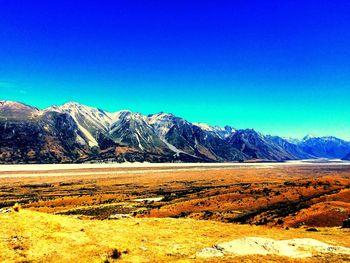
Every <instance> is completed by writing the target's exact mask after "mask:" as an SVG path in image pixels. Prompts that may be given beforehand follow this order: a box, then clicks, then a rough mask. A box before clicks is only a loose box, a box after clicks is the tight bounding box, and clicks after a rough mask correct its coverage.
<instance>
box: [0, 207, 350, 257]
mask: <svg viewBox="0 0 350 263" xmlns="http://www.w3.org/2000/svg"><path fill="white" fill-rule="evenodd" d="M0 225H1V228H0V261H1V262H114V261H118V262H119V261H121V262H173V261H177V262H189V261H194V262H202V261H206V259H203V258H199V257H197V256H196V253H197V252H198V251H200V250H201V249H203V248H206V247H211V246H212V245H214V244H218V243H222V242H227V241H231V240H234V239H238V238H243V237H249V236H252V235H253V236H256V237H265V238H273V239H276V240H284V239H292V238H313V239H316V240H319V241H322V242H326V243H328V244H330V245H337V246H346V247H350V232H349V230H345V229H340V228H321V229H320V232H306V231H305V229H303V228H299V229H290V230H284V229H280V228H270V227H266V226H249V225H237V224H227V223H220V222H214V221H204V220H193V219H169V218H168V219H157V218H129V219H121V220H103V221H100V220H79V219H76V218H72V217H69V216H62V215H61V216H60V215H51V214H46V213H40V212H35V211H30V210H20V211H19V212H10V213H6V214H0ZM116 251H118V252H120V255H119V253H117V252H116ZM117 256H118V257H119V258H118V259H117ZM113 257H114V258H115V259H113ZM349 260H350V257H349V255H333V254H314V255H313V257H310V258H306V259H292V258H287V257H280V256H274V255H269V256H261V255H260V256H255V255H250V256H238V257H224V258H215V260H214V259H213V258H211V259H210V260H207V261H208V262H209V261H210V262H213V261H215V262H262V261H264V262H345V261H349Z"/></svg>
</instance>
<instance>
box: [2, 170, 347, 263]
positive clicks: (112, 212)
mask: <svg viewBox="0 0 350 263" xmlns="http://www.w3.org/2000/svg"><path fill="white" fill-rule="evenodd" d="M15 203H20V204H21V206H22V209H21V210H20V212H19V213H8V214H4V215H1V214H0V223H1V224H2V226H3V228H2V230H3V231H2V232H0V237H1V238H3V239H2V240H3V241H1V242H0V247H2V248H1V250H2V251H8V252H6V253H10V254H11V253H12V254H11V255H10V254H5V255H4V253H5V252H1V253H0V260H1V261H8V262H13V261H17V262H19V261H34V262H37V261H51V262H55V261H56V260H57V259H58V258H60V257H63V256H62V255H61V254H62V253H69V249H68V247H67V248H65V247H64V248H62V251H61V253H60V252H59V251H58V252H57V251H56V250H57V249H56V250H55V251H56V252H52V251H51V250H50V249H49V250H50V251H49V252H47V253H46V254H45V251H43V250H40V249H39V251H36V250H38V248H37V247H36V248H35V249H36V250H35V249H34V247H35V244H33V242H39V241H38V240H42V242H43V244H42V246H44V247H45V246H53V247H54V246H56V245H57V242H73V243H74V242H78V239H79V238H78V237H76V239H77V240H70V238H72V236H74V235H78V236H79V237H80V235H89V242H93V240H94V235H95V238H96V240H99V241H98V242H102V243H103V242H106V244H104V243H103V245H101V244H98V245H97V244H95V245H92V244H90V243H89V242H88V243H89V244H90V246H91V247H89V249H88V247H86V248H85V249H87V250H84V251H85V252H84V253H86V255H82V254H81V253H83V252H76V253H78V254H77V255H78V256H77V255H65V256H64V257H66V258H64V259H62V261H64V262H70V261H74V262H86V260H87V258H91V262H101V255H104V253H107V254H108V253H110V250H111V249H112V248H110V246H115V247H118V249H122V250H123V249H124V250H125V251H126V252H125V251H124V252H125V253H124V254H125V255H123V256H122V258H123V259H124V260H125V261H129V262H135V261H140V262H143V261H147V260H145V259H148V260H149V262H154V261H163V262H167V261H171V260H174V261H188V260H194V261H198V260H199V261H202V260H200V259H198V258H196V257H195V256H194V255H195V251H196V250H198V249H201V248H205V247H206V246H209V247H210V246H212V245H215V244H216V243H217V242H219V241H221V242H222V241H228V240H232V239H234V238H239V237H240V236H241V237H244V236H248V235H250V236H266V237H272V238H275V239H283V238H284V237H285V238H287V237H288V238H295V237H312V238H316V239H317V240H321V241H326V242H330V243H331V244H334V245H342V246H347V247H350V235H349V231H348V230H346V229H340V228H339V226H341V224H342V221H343V220H345V219H346V218H347V217H348V215H349V214H350V166H346V165H344V166H342V165H322V166H317V165H300V164H298V165H288V166H279V165H266V166H263V167H254V166H250V165H247V166H237V167H207V168H203V167H200V166H198V167H196V166H194V167H191V168H186V167H176V168H174V167H172V168H169V167H161V168H157V169H154V168H84V169H68V170H50V171H45V170H43V171H16V172H0V208H1V207H10V206H13V205H14V204H15ZM38 212H39V213H38ZM40 212H44V213H40ZM47 213H49V214H57V215H48V214H47ZM160 218H161V219H160ZM106 219H109V220H106ZM116 219H120V220H116ZM101 220H103V221H101ZM130 220H131V221H130ZM218 221H219V222H218ZM45 222H47V223H45ZM52 222H54V223H52ZM65 224H66V225H67V227H66V226H65ZM241 224H244V225H241ZM251 225H257V226H251ZM137 226H138V227H137ZM191 226H192V227H191ZM309 226H314V227H319V228H320V229H321V232H314V233H313V232H306V228H307V227H309ZM109 227H116V228H119V230H118V231H121V232H122V233H123V234H121V235H122V236H120V237H110V240H109V241H110V242H112V241H113V240H114V241H115V242H116V243H113V242H114V241H113V242H112V243H113V245H110V243H109V242H108V240H104V241H101V239H104V238H107V239H108V235H109V234H111V235H112V234H113V233H114V234H115V235H117V236H118V233H120V232H118V231H116V229H114V230H111V229H109ZM123 227H126V228H128V229H120V228H123ZM271 227H272V228H271ZM336 227H337V228H336ZM6 228H7V229H6ZM31 228H33V229H31ZM41 228H43V229H42V231H43V233H41V232H40V231H41ZM46 228H47V229H46ZM68 228H69V229H70V228H72V229H71V230H69V231H68V230H67V229H68ZM73 228H74V230H73ZM75 228H77V229H75ZM78 228H79V229H78ZM191 228H193V229H192V230H191ZM198 228H201V229H198ZM35 229H36V230H35ZM45 229H46V230H45ZM81 229H83V230H82V231H83V232H79V231H80V230H81ZM108 229H109V230H108ZM147 229H149V231H150V233H147V231H148V230H147ZM288 229H289V230H288ZM107 230H108V231H107ZM158 230H159V233H158V234H159V235H161V237H159V236H157V237H155V235H157V231H158ZM45 231H47V234H45ZM55 231H57V233H53V232H55ZM62 231H63V232H62ZM67 231H68V232H67ZM70 231H71V232H70ZM113 231H115V232H113ZM32 232H33V233H32ZM61 232H62V233H61ZM181 232H183V233H181ZM6 233H11V234H8V235H10V236H6V235H7V234H6ZM35 233H37V236H36V237H35V238H34V237H32V236H31V235H34V236H35V235H36V234H35ZM39 233H41V234H39ZM60 233H61V234H62V240H64V239H65V238H67V240H65V241H62V240H61V241H57V240H56V237H57V235H60ZM69 233H71V234H72V236H70V235H69ZM124 234H125V235H126V236H124ZM28 235H29V236H28ZM65 235H66V236H67V237H66V236H65ZM133 235H134V236H133ZM184 235H185V236H184ZM191 235H192V236H191ZM16 236H18V238H17V237H16ZM14 237H16V238H14ZM6 238H8V239H6ZM21 238H22V239H21ZM125 238H126V239H125ZM13 239H14V240H15V241H13ZM124 239H125V240H124ZM143 239H145V240H147V241H145V242H143V241H142V240H143ZM152 239H155V240H158V241H153V240H152ZM189 239H192V241H191V240H189ZM4 240H7V241H4ZM11 240H12V241H11ZM26 240H27V241H28V242H29V243H30V244H29V243H28V242H27V241H26ZM121 240H122V241H121ZM150 240H152V241H150ZM80 241H81V240H80ZM80 241H79V242H80ZM45 242H46V243H45ZM50 242H51V243H50ZM79 242H78V243H79ZM81 242H82V243H81V244H85V243H84V242H83V241H81ZM86 242H87V241H86ZM96 242H97V241H96ZM118 242H122V243H118ZM147 242H153V243H154V242H155V244H153V243H152V244H153V245H152V246H151V245H150V247H149V248H147V245H143V244H146V243H147ZM191 242H192V243H193V244H192V246H191V245H190V243H191ZM14 243H15V244H14ZM17 243H19V244H17ZM44 243H45V244H44ZM78 243H77V246H78ZM74 244H75V243H74ZM17 245H18V246H17ZM85 245H86V244H85ZM85 245H84V246H85ZM11 246H13V248H11ZM60 246H63V245H62V244H61V245H60ZM67 246H68V244H67ZM95 246H96V247H95ZM135 246H136V247H135ZM169 246H170V250H171V251H172V252H171V253H170V252H169V253H167V252H165V251H161V249H165V248H166V247H169ZM171 246H179V247H178V248H176V249H175V248H174V249H173V248H171ZM181 246H188V249H185V248H182V247H181ZM29 247H31V249H32V251H31V252H29V250H30V249H29ZM97 247H98V248H97ZM11 249H12V250H11ZM182 249H183V251H182ZM11 251H12V252H11ZM34 251H35V252H34ZM174 251H175V252H174ZM176 251H177V252H176ZM179 251H180V252H179ZM181 251H182V252H181ZM30 253H36V254H30ZM55 253H56V254H55ZM57 253H58V254H57ZM72 253H73V252H72ZM73 254H74V253H73ZM45 255H46V256H45ZM92 259H93V260H92ZM261 259H262V258H261V257H258V256H256V257H255V256H250V257H243V258H242V257H238V258H235V259H233V258H226V259H225V258H220V262H225V260H227V261H230V262H231V261H234V262H242V261H247V262H260V260H261ZM263 259H264V261H271V262H283V261H285V262H304V261H305V262H331V261H334V262H343V261H346V260H350V258H349V256H324V257H323V256H320V255H318V256H315V257H314V258H311V259H304V260H301V259H287V258H283V260H281V258H280V257H278V256H276V257H275V256H269V257H268V256H266V257H263ZM108 260H109V262H112V261H113V259H111V258H109V259H108ZM108 260H107V261H108ZM218 260H219V259H215V261H218ZM107 261H106V262H107ZM204 261H205V260H204ZM209 261H211V262H212V261H213V259H211V260H209Z"/></svg>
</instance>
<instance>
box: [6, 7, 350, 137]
mask: <svg viewBox="0 0 350 263" xmlns="http://www.w3.org/2000/svg"><path fill="white" fill-rule="evenodd" d="M72 2H74V3H72ZM0 6H1V8H0V94H1V95H0V99H8V100H17V101H22V102H25V103H28V104H31V105H34V106H37V107H40V108H44V107H47V106H49V105H51V104H62V103H64V102H67V101H77V102H80V103H84V104H88V105H91V106H96V107H100V108H103V109H106V110H109V111H117V110H120V109H130V110H133V111H139V112H142V113H144V114H149V113H155V112H159V111H165V112H172V113H174V114H176V115H179V116H181V117H184V118H186V119H188V120H189V121H199V122H207V123H210V124H214V125H225V124H229V125H232V126H234V127H236V128H255V129H256V130H259V131H261V132H263V133H269V134H279V135H282V136H292V137H302V136H303V135H305V134H308V133H311V134H315V135H336V136H339V137H341V138H345V139H350V107H349V102H350V48H349V47H350V2H349V1H336V0H335V1H322V0H319V1H312V0H310V1H297V0H296V1H249V0H244V1H243V0H242V1H103V0H102V1H64V0H61V1H55V0H52V1H42V0H37V1H29V0H28V1H17V0H12V1H2V0H0Z"/></svg>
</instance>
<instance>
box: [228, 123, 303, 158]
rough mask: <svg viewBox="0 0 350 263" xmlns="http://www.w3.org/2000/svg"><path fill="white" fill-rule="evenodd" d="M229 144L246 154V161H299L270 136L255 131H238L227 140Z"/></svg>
mask: <svg viewBox="0 0 350 263" xmlns="http://www.w3.org/2000/svg"><path fill="white" fill-rule="evenodd" d="M227 143H228V144H229V145H230V146H232V147H234V148H236V149H238V150H240V151H241V152H242V153H243V154H244V158H243V159H244V160H249V159H259V160H276V161H284V160H293V159H299V158H300V157H299V156H295V155H293V154H292V153H290V152H288V151H287V150H286V149H284V148H283V147H282V146H281V145H279V144H277V143H275V142H274V140H272V139H271V138H270V137H268V136H264V135H262V134H261V133H259V132H256V131H255V130H253V129H246V130H238V131H237V132H235V133H233V134H232V135H230V136H229V137H228V138H227Z"/></svg>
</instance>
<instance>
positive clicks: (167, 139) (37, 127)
mask: <svg viewBox="0 0 350 263" xmlns="http://www.w3.org/2000/svg"><path fill="white" fill-rule="evenodd" d="M349 152H350V143H349V142H346V141H343V140H340V139H337V138H335V137H321V138H317V137H311V136H308V137H306V138H304V139H303V140H301V141H297V140H290V139H284V138H281V137H278V136H269V135H263V134H261V133H259V132H257V131H255V130H252V129H246V130H236V129H234V128H232V127H230V126H225V127H223V128H222V127H217V126H210V125H208V124H205V123H191V122H189V121H187V120H185V119H183V118H180V117H177V116H174V115H173V114H169V113H163V112H161V113H158V114H152V115H148V116H144V115H142V114H140V113H135V112H130V111H127V110H124V111H119V112H114V113H111V112H107V111H104V110H101V109H97V108H93V107H89V106H86V105H82V104H79V103H76V102H69V103H66V104H64V105H61V106H51V107H49V108H47V109H44V110H40V109H37V108H34V107H31V106H28V105H25V104H22V103H18V102H11V101H0V163H67V162H91V161H116V162H124V161H141V162H142V161H149V162H227V161H245V160H261V161H263V160H264V161H284V160H297V159H307V158H315V157H325V158H342V157H344V156H345V155H347V154H348V153H349Z"/></svg>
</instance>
